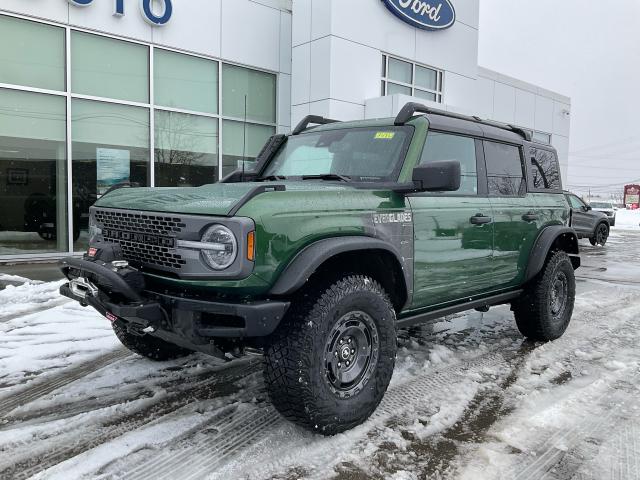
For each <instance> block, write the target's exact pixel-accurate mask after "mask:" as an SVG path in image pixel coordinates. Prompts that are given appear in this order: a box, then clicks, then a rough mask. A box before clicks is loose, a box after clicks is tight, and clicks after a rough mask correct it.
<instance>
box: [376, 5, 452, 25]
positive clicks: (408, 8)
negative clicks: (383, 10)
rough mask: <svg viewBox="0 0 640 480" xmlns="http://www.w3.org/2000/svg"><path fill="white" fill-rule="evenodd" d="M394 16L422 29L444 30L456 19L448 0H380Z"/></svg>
mask: <svg viewBox="0 0 640 480" xmlns="http://www.w3.org/2000/svg"><path fill="white" fill-rule="evenodd" d="M382 3H384V5H385V6H386V7H387V8H388V9H389V10H390V11H391V13H393V14H394V15H395V16H396V17H398V18H399V19H400V20H402V21H403V22H405V23H408V24H409V25H411V26H413V27H417V28H421V29H423V30H444V29H445V28H449V27H450V26H451V25H453V24H454V22H455V21H456V11H455V9H454V8H453V5H452V4H451V2H450V1H449V0H426V1H423V0H382Z"/></svg>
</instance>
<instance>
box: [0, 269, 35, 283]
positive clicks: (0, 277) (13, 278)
mask: <svg viewBox="0 0 640 480" xmlns="http://www.w3.org/2000/svg"><path fill="white" fill-rule="evenodd" d="M0 282H16V283H33V284H36V283H42V282H40V281H39V280H30V279H28V278H25V277H20V276H18V275H9V274H8V273H2V272H0Z"/></svg>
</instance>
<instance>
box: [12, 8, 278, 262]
mask: <svg viewBox="0 0 640 480" xmlns="http://www.w3.org/2000/svg"><path fill="white" fill-rule="evenodd" d="M67 41H68V42H69V44H68V45H67ZM67 53H68V54H69V56H68V58H67ZM0 64H1V65H3V68H1V69H0V84H2V86H1V87H0V203H1V204H2V205H3V213H2V215H0V259H2V258H9V257H15V256H29V255H43V254H60V253H64V252H69V251H83V250H84V249H85V248H86V245H87V227H88V213H89V207H90V206H91V205H92V204H93V203H94V202H95V201H96V200H97V199H98V198H99V197H100V196H101V195H103V194H104V193H105V192H106V191H107V190H108V189H109V188H110V187H112V186H113V185H117V184H120V183H134V184H138V185H141V186H199V185H203V184H206V183H213V182H216V181H218V180H219V179H220V178H221V177H222V176H223V175H226V174H228V173H230V172H231V171H233V170H235V169H236V168H240V167H242V166H243V164H244V165H245V166H246V167H247V168H250V163H248V162H252V161H253V160H254V159H255V156H256V155H257V153H258V152H259V151H260V149H261V148H262V145H263V144H264V142H265V140H266V139H267V138H268V137H269V136H270V135H273V134H274V133H275V131H276V116H277V112H276V110H277V109H276V105H277V101H276V85H277V76H276V75H275V74H272V73H268V72H263V71H258V70H254V69H250V68H245V67H241V66H237V65H232V64H227V63H223V62H220V61H219V60H217V59H212V58H206V57H204V56H198V55H194V54H186V53H182V52H178V51H174V50H169V49H166V48H159V47H156V46H154V45H150V44H145V43H140V42H131V41H125V40H121V39H116V38H112V37H111V36H103V35H98V34H94V33H86V32H83V31H79V30H78V29H74V28H71V27H63V26H56V25H50V24H47V23H40V22H37V21H31V20H24V19H21V18H16V17H12V16H8V15H0ZM67 73H68V75H67ZM67 76H68V78H67ZM245 118H246V121H247V123H246V124H245V122H244V120H245ZM245 162H247V163H245ZM69 192H70V195H69Z"/></svg>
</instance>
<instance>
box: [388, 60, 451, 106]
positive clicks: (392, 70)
mask: <svg viewBox="0 0 640 480" xmlns="http://www.w3.org/2000/svg"><path fill="white" fill-rule="evenodd" d="M442 79H443V72H442V70H438V69H435V68H433V67H427V66H426V65H420V64H417V63H413V62H408V61H406V60H401V59H399V58H396V57H392V56H390V55H383V56H382V96H385V95H394V94H396V93H401V94H403V95H409V96H413V97H418V98H422V99H424V100H430V101H432V102H436V103H442Z"/></svg>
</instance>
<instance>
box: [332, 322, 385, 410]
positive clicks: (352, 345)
mask: <svg viewBox="0 0 640 480" xmlns="http://www.w3.org/2000/svg"><path fill="white" fill-rule="evenodd" d="M378 348H379V339H378V329H377V327H376V324H375V322H374V321H373V319H372V318H371V316H370V315H368V314H367V313H365V312H362V311H354V312H349V313H347V314H345V315H343V316H342V317H341V318H340V319H339V320H338V321H337V322H336V324H335V326H334V327H333V329H332V330H331V332H330V333H329V337H328V339H327V343H326V347H325V359H324V361H325V379H326V381H327V384H328V386H329V388H330V389H331V390H332V391H333V392H334V393H335V394H336V395H337V396H339V397H343V398H346V397H350V396H353V395H354V394H357V393H358V392H359V391H360V390H362V388H363V387H364V386H365V385H366V383H367V382H368V381H369V379H370V377H371V375H372V373H373V371H374V370H375V366H376V364H377V361H378Z"/></svg>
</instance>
